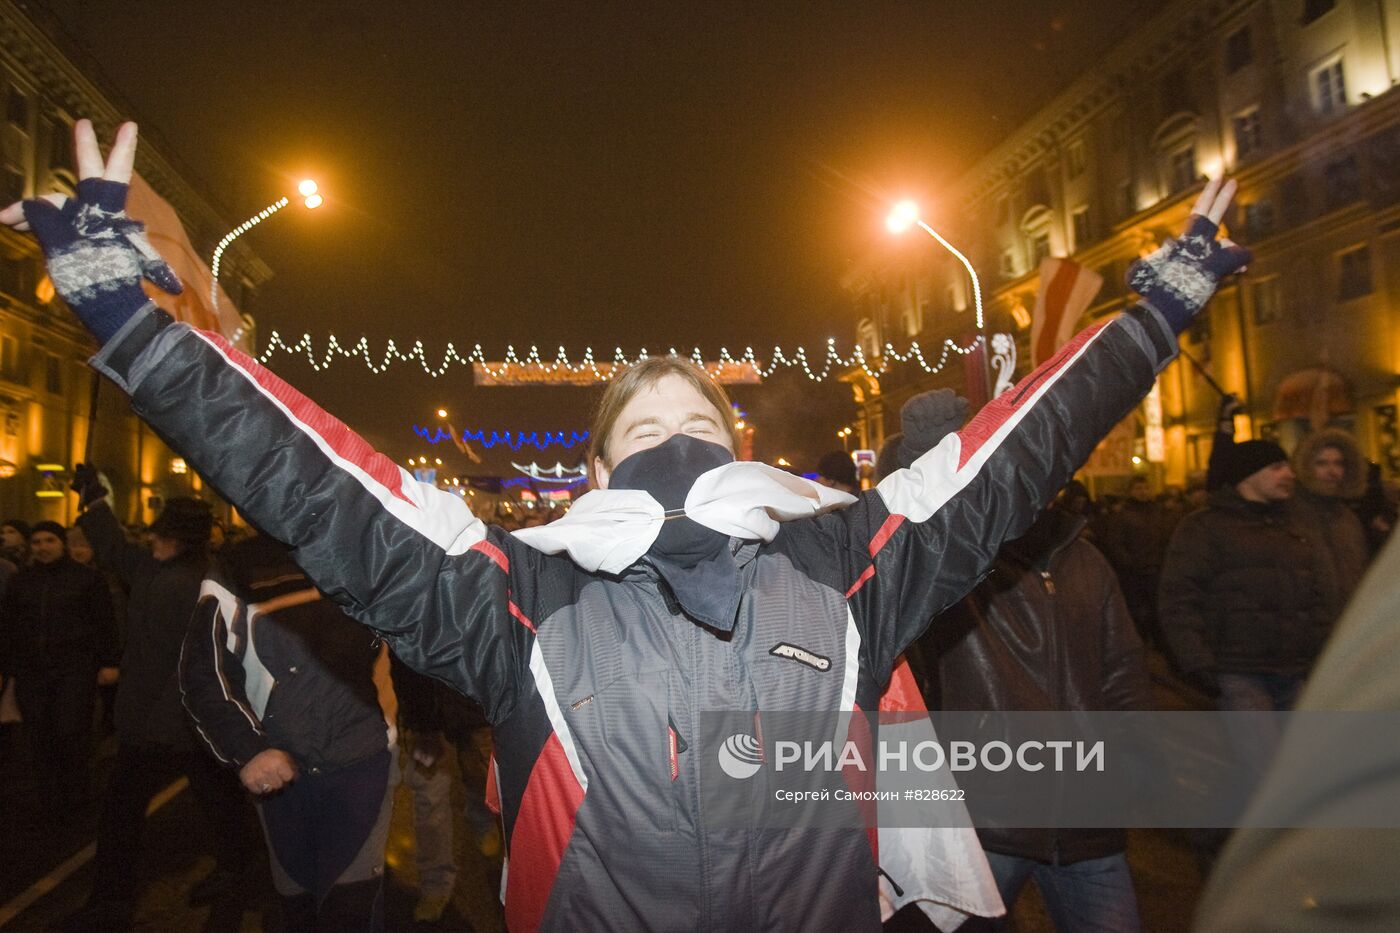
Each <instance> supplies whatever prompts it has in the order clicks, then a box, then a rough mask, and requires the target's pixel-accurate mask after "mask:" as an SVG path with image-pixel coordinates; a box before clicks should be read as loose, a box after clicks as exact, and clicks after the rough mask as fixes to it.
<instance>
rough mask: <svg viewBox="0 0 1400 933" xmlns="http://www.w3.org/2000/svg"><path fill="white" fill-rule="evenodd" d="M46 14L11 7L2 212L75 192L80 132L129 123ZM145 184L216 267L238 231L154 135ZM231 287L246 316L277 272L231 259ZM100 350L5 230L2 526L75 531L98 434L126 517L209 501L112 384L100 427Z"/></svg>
mask: <svg viewBox="0 0 1400 933" xmlns="http://www.w3.org/2000/svg"><path fill="white" fill-rule="evenodd" d="M79 58H81V53H79V52H77V51H75V50H74V49H72V48H71V46H70V45H69V44H68V43H67V42H66V41H65V40H64V39H63V37H62V35H61V33H60V32H59V31H58V30H57V29H56V27H55V26H54V25H53V24H52V23H49V22H46V21H44V20H43V19H42V14H40V13H35V12H32V11H30V10H28V9H27V8H26V9H25V10H21V9H20V8H19V7H17V6H16V5H15V4H13V3H11V2H8V0H5V2H0V106H3V107H4V112H3V114H0V199H2V200H3V203H5V204H9V203H11V202H13V201H16V200H19V199H21V198H25V197H32V196H34V195H35V194H36V193H43V192H47V191H66V192H68V193H70V194H71V193H72V192H73V188H74V185H75V184H76V178H75V177H74V174H73V168H72V156H71V150H72V142H71V140H72V127H73V123H74V122H75V121H76V120H77V119H78V118H79V117H89V118H91V119H92V120H93V123H94V124H95V125H96V127H97V129H98V133H99V135H100V136H101V137H102V138H110V136H111V134H112V133H113V132H114V131H115V129H116V127H117V125H118V124H119V123H120V122H121V121H122V119H124V118H125V117H127V116H128V115H129V114H126V113H124V112H123V108H122V107H120V106H119V105H118V104H117V103H116V102H115V101H114V99H113V97H112V96H111V95H110V94H108V93H106V92H104V91H103V90H102V89H100V88H99V86H98V83H97V79H96V77H95V75H96V72H95V69H92V68H91V67H90V66H86V65H85V64H84V63H82V62H81V61H76V60H75V59H79ZM136 167H137V171H138V172H139V173H140V174H141V176H142V177H143V178H145V179H146V181H147V182H149V183H150V185H151V186H152V187H153V188H154V189H155V190H156V191H157V192H158V193H159V194H160V196H161V197H163V198H164V199H165V200H166V201H167V202H169V203H170V204H171V205H172V206H173V207H174V208H175V210H176V212H177V213H178V215H179V216H180V219H181V222H182V223H183V225H184V227H185V229H186V231H187V232H188V233H189V236H190V239H191V241H192V243H193V244H194V245H195V246H196V247H197V248H198V249H199V250H200V251H201V254H202V255H206V256H207V255H208V254H209V252H210V251H211V250H212V247H213V245H214V244H215V243H216V242H217V241H218V239H219V238H220V237H221V236H222V235H223V234H224V233H225V232H227V231H228V230H229V229H230V227H231V226H232V224H230V223H228V222H227V221H226V220H225V219H224V218H222V217H220V216H219V214H218V212H216V210H215V209H214V208H213V207H212V206H211V205H210V204H209V202H208V200H207V199H206V197H205V196H204V195H202V194H201V193H200V192H199V191H197V190H196V188H195V187H194V186H193V185H191V184H190V182H188V181H187V180H186V178H185V177H183V176H182V173H181V172H180V171H179V170H177V169H176V167H175V166H174V165H173V164H172V163H171V162H170V160H169V159H168V158H167V157H166V156H164V155H162V153H161V151H160V145H159V143H158V142H155V141H153V136H152V135H151V134H150V133H143V136H142V146H141V148H140V150H139V151H138V153H137V166H136ZM224 262H225V266H224V274H223V275H222V276H221V280H222V281H223V282H224V284H225V286H226V288H227V290H228V291H229V293H230V294H231V296H233V298H234V300H235V301H236V302H237V303H238V304H239V305H240V306H241V307H242V308H244V310H245V311H246V310H247V309H248V307H249V305H250V303H251V301H252V298H253V293H254V291H255V289H256V288H257V287H258V286H259V285H261V284H262V283H263V282H264V281H266V279H267V278H269V277H270V275H271V272H270V270H269V269H268V268H267V267H266V266H265V265H264V264H263V263H261V262H260V261H259V260H258V259H257V258H256V257H255V256H254V255H253V254H252V253H251V252H250V251H248V250H247V249H246V247H244V246H243V245H242V244H241V243H237V244H235V246H234V249H232V250H230V251H229V253H228V254H226V255H225V260H224ZM95 351H96V345H95V344H94V343H93V341H92V339H91V338H90V337H89V336H88V335H87V333H86V331H84V330H83V328H82V327H81V326H80V325H79V324H78V322H77V319H76V318H74V317H73V315H72V314H71V312H69V310H68V309H67V307H65V306H64V304H63V302H62V300H61V299H59V298H57V297H56V296H55V295H54V290H53V285H52V283H51V282H49V280H48V279H47V277H46V275H45V272H44V265H43V259H42V256H41V255H40V253H39V250H38V246H37V244H36V243H35V241H34V240H33V239H32V238H31V237H29V236H28V235H25V234H18V233H15V232H14V231H11V230H10V229H9V228H0V520H3V519H9V518H21V519H25V520H28V521H31V522H32V521H34V520H37V519H53V520H56V521H59V522H62V523H63V524H69V523H70V521H71V519H72V518H73V517H74V514H75V508H76V500H75V497H74V496H73V495H72V494H71V493H70V492H68V489H67V485H68V479H69V477H70V473H69V471H70V470H71V468H72V465H73V464H74V463H75V462H77V461H80V460H82V459H83V456H84V452H85V450H86V449H87V442H88V435H89V432H91V433H92V436H93V448H92V449H93V460H94V462H96V463H97V464H98V465H100V466H101V467H102V468H103V469H104V470H105V471H106V472H107V473H108V474H109V476H110V478H111V479H112V481H113V485H114V488H115V491H116V494H117V499H118V502H117V503H116V505H117V510H118V514H119V516H121V517H122V518H124V519H125V520H127V521H133V522H147V521H149V520H150V519H151V518H152V517H154V516H153V511H152V506H158V505H159V503H160V501H161V500H162V499H163V498H166V497H169V496H171V495H179V494H189V493H191V492H194V493H198V492H199V491H200V485H201V484H200V480H199V477H198V476H196V475H195V474H194V473H193V472H192V471H190V470H188V469H187V468H186V467H185V465H184V463H183V461H180V460H179V459H178V458H176V457H174V455H173V454H171V452H170V451H169V450H168V449H167V448H166V447H165V446H164V445H163V444H162V443H160V441H159V440H158V439H157V438H156V437H155V436H154V435H152V434H151V433H150V431H148V430H147V429H145V427H144V426H143V425H142V424H141V422H140V421H139V420H138V419H136V418H135V417H134V416H133V415H132V414H131V411H130V408H129V407H128V405H127V403H126V399H125V397H124V396H122V395H121V393H119V392H118V391H117V390H116V389H115V388H113V387H112V386H110V385H107V386H106V388H105V390H103V391H101V392H100V393H99V394H98V409H97V418H96V423H95V426H94V423H93V421H92V419H91V418H90V406H91V400H92V392H93V389H92V387H93V385H94V380H95V379H96V376H95V374H94V373H93V372H92V371H91V370H90V369H89V368H88V367H87V365H86V360H87V358H88V357H89V356H91V355H92V354H93V353H94V352H95Z"/></svg>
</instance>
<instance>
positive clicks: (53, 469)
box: [34, 463, 68, 473]
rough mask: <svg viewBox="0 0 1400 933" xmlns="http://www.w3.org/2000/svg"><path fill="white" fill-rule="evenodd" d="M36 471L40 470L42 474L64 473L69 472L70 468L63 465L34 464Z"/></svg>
mask: <svg viewBox="0 0 1400 933" xmlns="http://www.w3.org/2000/svg"><path fill="white" fill-rule="evenodd" d="M34 469H36V470H38V471H39V472H40V473H62V472H63V471H65V470H67V469H68V467H66V466H64V465H63V464H61V463H36V464H34Z"/></svg>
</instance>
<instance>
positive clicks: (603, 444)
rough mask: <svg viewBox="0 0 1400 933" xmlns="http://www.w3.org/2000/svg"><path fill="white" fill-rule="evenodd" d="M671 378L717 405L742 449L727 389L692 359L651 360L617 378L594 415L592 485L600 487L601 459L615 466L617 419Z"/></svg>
mask: <svg viewBox="0 0 1400 933" xmlns="http://www.w3.org/2000/svg"><path fill="white" fill-rule="evenodd" d="M667 376H680V377H681V378H682V379H684V380H685V381H687V382H689V383H690V384H691V385H692V386H694V387H695V390H696V391H697V392H699V393H700V394H701V396H703V397H704V399H705V401H707V402H709V403H710V404H711V405H713V406H715V410H717V411H718V412H719V414H720V417H721V418H723V419H724V424H725V427H726V428H727V429H728V431H729V438H730V442H731V443H732V444H733V446H734V449H735V450H738V449H739V436H738V431H737V430H736V429H735V427H734V409H733V408H732V407H731V403H730V401H729V393H728V392H725V391H724V387H723V386H721V385H720V384H719V383H718V382H715V380H713V379H711V378H710V374H709V373H707V372H705V370H703V369H701V368H700V367H699V366H696V365H695V364H694V363H693V362H691V361H690V360H688V359H685V358H683V357H678V356H655V357H650V358H648V359H645V360H639V361H637V362H636V363H634V364H633V365H632V366H630V367H628V369H627V371H626V372H624V373H623V374H622V375H620V376H615V377H614V378H613V380H612V381H611V382H609V383H608V387H607V388H606V389H604V390H603V396H602V398H600V399H599V400H598V410H597V411H596V412H595V413H594V415H593V427H592V429H591V431H590V432H589V435H588V482H589V485H591V486H593V487H595V488H596V487H597V486H598V475H597V473H596V471H595V469H594V464H595V463H596V462H597V460H598V458H602V460H603V462H604V463H606V464H608V465H609V466H611V464H612V461H611V460H610V459H609V458H608V439H609V435H611V434H612V432H613V428H615V427H616V426H617V419H618V418H619V417H621V416H622V409H624V408H626V407H627V403H628V402H630V401H632V399H633V398H634V397H635V396H636V395H637V394H638V393H639V392H642V391H644V390H646V389H650V388H651V387H652V386H654V385H656V384H657V383H658V382H660V381H661V380H662V379H664V378H666V377H667Z"/></svg>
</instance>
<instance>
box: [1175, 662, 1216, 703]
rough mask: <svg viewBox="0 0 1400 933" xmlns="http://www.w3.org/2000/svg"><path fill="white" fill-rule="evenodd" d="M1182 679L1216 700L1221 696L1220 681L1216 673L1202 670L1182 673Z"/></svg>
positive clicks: (1194, 688)
mask: <svg viewBox="0 0 1400 933" xmlns="http://www.w3.org/2000/svg"><path fill="white" fill-rule="evenodd" d="M1181 679H1182V680H1184V681H1186V683H1187V684H1188V685H1189V686H1190V687H1191V688H1192V689H1193V690H1196V691H1197V692H1199V693H1203V694H1205V695H1206V696H1208V697H1210V698H1211V699H1212V700H1214V699H1215V698H1216V697H1218V696H1220V681H1219V680H1218V679H1217V678H1216V676H1215V671H1210V670H1206V669H1204V668H1202V669H1201V670H1199V671H1182V672H1181Z"/></svg>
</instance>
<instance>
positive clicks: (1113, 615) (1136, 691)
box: [1084, 542, 1152, 712]
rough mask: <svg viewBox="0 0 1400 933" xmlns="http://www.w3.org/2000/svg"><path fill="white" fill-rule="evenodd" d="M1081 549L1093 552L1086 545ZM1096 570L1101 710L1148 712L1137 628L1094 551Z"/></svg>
mask: <svg viewBox="0 0 1400 933" xmlns="http://www.w3.org/2000/svg"><path fill="white" fill-rule="evenodd" d="M1084 546H1085V547H1088V548H1091V549H1093V545H1091V544H1088V543H1087V542H1086V543H1085V545H1084ZM1094 550H1095V553H1094V555H1093V557H1094V562H1095V564H1096V565H1097V566H1098V568H1099V569H1098V570H1097V572H1096V573H1095V577H1096V578H1097V580H1098V581H1099V594H1100V600H1101V604H1100V610H1099V618H1100V619H1102V620H1103V677H1104V682H1103V698H1104V709H1106V710H1121V711H1123V712H1131V711H1139V710H1149V709H1151V708H1152V680H1151V678H1150V677H1149V676H1148V673H1147V654H1146V652H1145V650H1144V649H1143V646H1142V638H1141V637H1140V636H1139V635H1138V630H1137V625H1136V624H1135V623H1134V622H1133V617H1132V616H1131V615H1129V614H1128V604H1127V602H1126V601H1125V600H1124V599H1123V590H1122V589H1121V588H1119V586H1118V578H1117V576H1115V575H1114V573H1113V568H1112V567H1110V566H1109V564H1108V561H1107V560H1105V559H1104V557H1103V555H1102V554H1099V553H1098V552H1097V549H1094Z"/></svg>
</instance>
